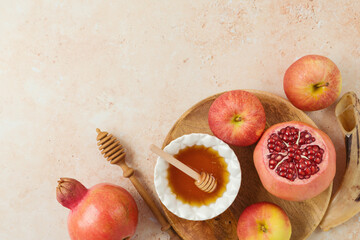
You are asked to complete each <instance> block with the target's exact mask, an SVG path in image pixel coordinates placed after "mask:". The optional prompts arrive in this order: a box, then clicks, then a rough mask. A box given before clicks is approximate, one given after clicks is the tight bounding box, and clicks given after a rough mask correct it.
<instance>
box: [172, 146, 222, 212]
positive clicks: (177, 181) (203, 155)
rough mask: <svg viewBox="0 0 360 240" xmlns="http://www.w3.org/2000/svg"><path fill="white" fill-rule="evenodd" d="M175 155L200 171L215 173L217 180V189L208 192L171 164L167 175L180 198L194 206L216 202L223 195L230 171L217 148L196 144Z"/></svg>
mask: <svg viewBox="0 0 360 240" xmlns="http://www.w3.org/2000/svg"><path fill="white" fill-rule="evenodd" d="M174 157H175V158H176V159H178V160H179V161H181V162H182V163H184V164H185V165H187V166H189V167H190V168H192V169H194V170H195V171H197V172H199V173H200V172H206V173H209V174H211V175H213V176H214V177H215V179H216V181H217V186H216V189H215V190H214V191H213V192H211V193H207V192H204V191H202V190H200V189H199V188H198V187H197V186H196V185H195V183H194V179H192V178H191V177H189V176H188V175H186V174H185V173H183V172H182V171H180V170H179V169H177V168H176V167H174V166H172V165H169V168H168V175H167V176H168V181H169V186H170V189H171V191H172V192H173V193H174V194H175V195H176V196H177V198H178V199H179V200H181V201H182V202H183V203H186V204H189V205H192V206H203V205H209V204H211V203H213V202H215V201H216V200H217V199H218V198H219V197H221V196H222V195H223V193H224V192H225V190H226V185H227V183H228V182H229V172H228V170H227V164H226V162H225V159H224V158H223V157H221V156H220V155H219V153H218V152H217V151H216V150H214V149H212V148H208V147H205V146H203V145H194V146H191V147H186V148H184V149H181V150H180V151H179V153H178V154H176V155H174Z"/></svg>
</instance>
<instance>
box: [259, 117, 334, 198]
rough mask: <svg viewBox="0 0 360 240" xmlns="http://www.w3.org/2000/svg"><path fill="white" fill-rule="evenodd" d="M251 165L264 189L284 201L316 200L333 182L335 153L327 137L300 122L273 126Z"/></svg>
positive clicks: (267, 131)
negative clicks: (314, 198)
mask: <svg viewBox="0 0 360 240" xmlns="http://www.w3.org/2000/svg"><path fill="white" fill-rule="evenodd" d="M254 164H255V168H256V170H257V172H258V174H259V177H260V180H261V182H262V184H263V185H264V187H265V189H266V190H268V191H269V192H270V193H271V194H273V195H275V196H277V197H279V198H282V199H286V200H291V201H303V200H306V199H310V198H312V197H315V196H316V195H318V194H320V193H321V192H322V191H324V190H325V189H326V188H327V187H328V186H329V185H330V184H331V182H332V180H333V179H334V176H335V171H336V153H335V148H334V145H333V143H332V142H331V140H330V138H329V136H328V135H326V134H325V133H324V132H322V131H321V130H319V129H317V128H314V127H312V126H310V125H308V124H305V123H302V122H295V121H293V122H283V123H279V124H276V125H273V126H272V127H270V128H269V129H267V130H266V132H265V133H264V134H263V136H262V137H261V139H260V141H259V142H258V144H257V145H256V148H255V151H254Z"/></svg>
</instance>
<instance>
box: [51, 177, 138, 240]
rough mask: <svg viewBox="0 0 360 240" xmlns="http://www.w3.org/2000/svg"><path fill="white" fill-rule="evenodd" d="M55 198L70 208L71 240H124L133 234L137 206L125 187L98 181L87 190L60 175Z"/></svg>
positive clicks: (73, 180)
mask: <svg viewBox="0 0 360 240" xmlns="http://www.w3.org/2000/svg"><path fill="white" fill-rule="evenodd" d="M58 182H59V185H58V187H57V188H56V198H57V200H58V202H59V203H61V204H62V205H63V206H64V207H67V208H69V209H70V210H71V212H70V213H69V217H68V229H69V234H70V238H71V239H72V240H123V239H129V238H130V237H131V236H133V235H134V233H135V229H136V226H137V222H138V209H137V206H136V203H135V201H134V199H133V197H132V196H131V195H130V193H129V192H128V191H126V190H125V189H124V188H122V187H119V186H115V185H112V184H107V183H102V184H97V185H95V186H94V187H92V188H90V189H86V188H85V187H84V185H82V184H81V183H80V182H79V181H77V180H75V179H72V178H60V181H58Z"/></svg>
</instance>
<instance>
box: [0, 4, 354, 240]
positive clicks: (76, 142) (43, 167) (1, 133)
mask: <svg viewBox="0 0 360 240" xmlns="http://www.w3.org/2000/svg"><path fill="white" fill-rule="evenodd" d="M359 39H360V1H357V0H347V1H328V0H318V1H312V0H309V1H308V0H307V1H305V0H294V1H281V0H273V1H266V0H253V1H231V0H230V1H205V0H201V1H200V0H198V1H188V0H173V1H168V0H159V1H137V0H133V1H100V0H97V1H95V0H92V1H79V0H78V1H60V0H54V1H41V0H33V1H30V0H25V1H15V0H14V1H6V0H0V49H1V54H0V83H1V85H0V86H1V87H0V100H1V104H0V143H1V144H0V152H1V160H0V169H1V174H0V193H1V201H0V216H1V221H0V239H52V240H62V239H68V234H67V229H66V220H67V219H66V218H67V215H68V210H67V209H65V208H63V207H61V206H60V205H59V204H58V203H57V202H56V199H55V187H56V185H57V183H56V181H57V179H58V178H59V177H74V178H77V179H78V180H80V181H81V182H83V183H84V184H85V185H86V186H88V187H90V186H92V185H94V184H96V183H100V182H111V183H115V184H118V185H121V186H123V187H125V188H126V189H128V190H129V191H130V193H131V194H132V195H133V196H134V197H135V199H136V202H137V204H138V207H139V209H140V218H139V225H138V228H137V232H136V235H135V237H134V240H143V239H159V240H165V239H168V236H167V235H166V234H164V233H162V232H161V230H160V225H159V224H158V223H157V222H156V220H155V219H154V217H153V216H152V214H151V212H150V211H149V209H148V208H147V206H146V205H145V203H144V202H143V201H142V199H141V198H140V196H139V195H138V194H137V192H136V190H135V189H134V188H133V186H132V185H131V184H130V182H129V181H128V180H127V179H124V178H123V177H122V172H121V169H120V168H118V167H116V166H111V165H110V164H109V163H107V162H106V161H105V160H104V159H103V158H102V156H101V155H100V153H99V151H98V150H97V148H96V140H95V138H96V132H95V129H96V128H97V127H99V128H101V129H104V130H107V131H109V132H112V133H114V134H115V135H116V136H117V137H119V138H120V140H121V142H122V143H123V145H124V146H125V147H126V148H127V156H128V157H127V161H128V162H129V163H130V164H131V165H132V167H134V168H135V169H137V170H138V173H139V177H140V179H141V182H143V183H144V184H145V185H146V188H147V189H148V190H149V191H150V192H151V193H152V194H153V195H154V196H155V194H156V193H155V190H154V186H153V168H154V164H155V156H154V155H153V154H151V153H150V152H149V150H148V146H149V145H150V144H151V143H155V144H157V145H161V143H162V141H163V139H164V137H165V136H166V134H167V132H168V131H169V130H170V128H171V127H172V125H173V124H174V122H175V121H176V120H177V119H178V117H179V116H180V115H181V114H182V113H183V112H184V111H186V110H187V109H188V108H189V107H191V106H192V105H194V104H195V103H196V102H198V101H200V100H201V99H203V98H206V97H208V96H210V95H213V94H215V93H219V92H222V91H226V90H232V89H258V90H264V91H269V92H272V93H275V94H278V95H280V96H282V97H285V94H284V92H283V88H282V78H283V74H284V72H285V70H286V69H287V67H288V66H289V65H290V64H291V63H292V62H293V61H295V60H296V59H297V58H299V57H301V56H303V55H306V54H310V53H314V54H320V55H325V56H328V57H329V58H331V59H332V60H333V61H334V62H335V63H336V64H337V65H338V67H339V69H340V71H341V73H342V76H343V91H342V93H345V92H347V91H350V90H352V91H355V92H356V93H357V94H359V95H360V81H359V78H360V58H359V57H360V41H359ZM309 116H310V117H311V118H313V120H314V121H315V122H316V123H317V124H318V126H319V127H320V128H321V129H323V130H324V131H325V132H327V133H328V134H329V135H330V137H331V138H332V140H333V141H334V143H335V145H336V150H337V155H338V172H337V177H336V180H335V188H337V186H338V184H339V179H341V176H342V174H343V172H344V160H345V159H344V157H345V153H344V145H343V138H342V136H341V133H340V130H339V129H338V125H337V123H336V120H335V116H334V106H331V107H330V108H328V109H325V110H322V111H318V112H313V113H309ZM294 227H296V226H294ZM359 236H360V215H359V214H358V215H356V216H355V217H354V218H352V219H351V220H350V221H348V222H347V223H346V224H344V225H342V226H339V227H337V228H335V229H333V230H331V231H329V232H326V233H323V232H321V231H320V230H317V231H316V232H315V233H314V234H313V235H312V236H311V237H310V238H309V239H311V240H314V239H318V240H322V239H356V238H358V237H359Z"/></svg>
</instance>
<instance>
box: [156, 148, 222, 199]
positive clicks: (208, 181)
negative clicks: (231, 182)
mask: <svg viewBox="0 0 360 240" xmlns="http://www.w3.org/2000/svg"><path fill="white" fill-rule="evenodd" d="M150 150H151V151H152V152H153V153H155V154H157V155H158V156H160V157H161V158H162V159H164V160H165V161H167V162H168V163H170V164H171V165H173V166H174V167H176V168H178V169H179V170H181V171H182V172H184V173H186V174H187V175H189V176H190V177H192V178H193V179H195V185H196V186H197V187H198V188H199V189H200V190H202V191H204V192H208V193H211V192H213V191H214V190H215V189H216V186H217V181H216V179H215V177H214V176H212V175H210V174H209V173H205V172H201V173H200V174H199V173H198V172H196V171H194V170H193V169H191V168H190V167H188V166H186V165H185V164H184V163H182V162H180V161H179V160H177V159H176V158H174V157H173V156H172V155H171V154H169V153H167V152H164V151H163V150H161V149H160V148H158V147H157V146H155V145H154V144H151V145H150Z"/></svg>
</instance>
